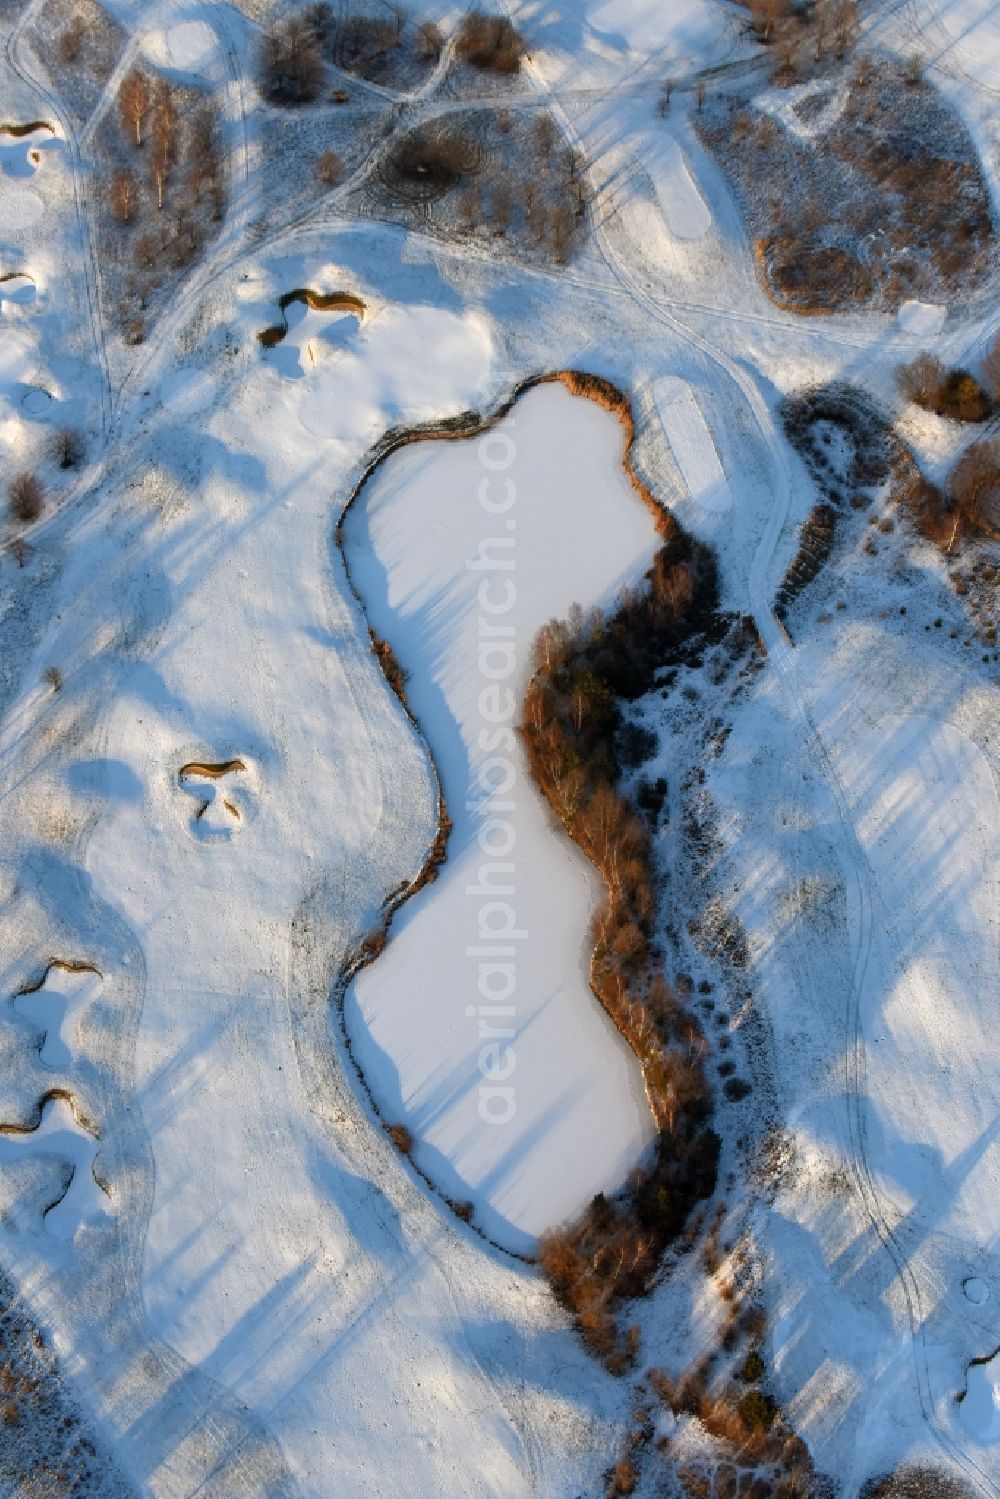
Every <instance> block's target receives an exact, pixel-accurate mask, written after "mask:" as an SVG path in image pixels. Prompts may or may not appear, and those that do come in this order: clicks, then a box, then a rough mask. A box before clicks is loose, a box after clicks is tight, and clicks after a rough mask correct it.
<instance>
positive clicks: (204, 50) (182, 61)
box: [165, 21, 216, 73]
mask: <svg viewBox="0 0 1000 1499" xmlns="http://www.w3.org/2000/svg"><path fill="white" fill-rule="evenodd" d="M165 50H166V54H167V57H168V58H169V60H170V62H171V63H173V65H174V67H175V68H183V69H184V71H185V72H188V73H193V72H197V71H198V70H199V69H200V68H203V67H205V66H207V64H208V63H209V62H211V60H212V58H213V57H214V56H215V50H216V40H215V33H214V31H213V30H212V28H211V27H210V26H207V25H206V24H205V22H204V21H181V22H180V23H179V24H178V25H176V26H171V28H170V30H169V31H168V32H167V34H166V37H165Z"/></svg>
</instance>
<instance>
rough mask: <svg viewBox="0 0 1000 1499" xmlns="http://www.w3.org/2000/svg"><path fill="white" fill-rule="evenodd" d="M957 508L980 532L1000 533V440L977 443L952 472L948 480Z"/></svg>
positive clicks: (969, 449)
mask: <svg viewBox="0 0 1000 1499" xmlns="http://www.w3.org/2000/svg"><path fill="white" fill-rule="evenodd" d="M948 488H949V490H950V492H951V499H952V504H953V506H954V508H955V509H956V510H957V511H958V513H959V514H960V515H961V516H962V518H963V519H964V520H965V521H967V523H968V524H969V525H970V526H974V527H976V529H977V530H982V531H988V532H990V533H991V534H993V535H995V534H997V532H998V530H1000V438H997V437H988V438H985V439H984V440H983V441H982V442H974V443H973V444H972V446H971V447H970V448H967V449H966V451H965V452H964V453H963V454H962V456H961V458H960V459H959V460H958V462H957V463H956V464H955V467H954V468H953V469H952V472H951V477H950V479H949V481H948Z"/></svg>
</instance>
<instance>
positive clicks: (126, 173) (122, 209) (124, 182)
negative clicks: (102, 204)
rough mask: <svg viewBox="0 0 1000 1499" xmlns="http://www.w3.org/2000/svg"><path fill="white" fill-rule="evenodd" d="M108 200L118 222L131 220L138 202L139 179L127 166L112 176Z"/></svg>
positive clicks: (123, 222)
mask: <svg viewBox="0 0 1000 1499" xmlns="http://www.w3.org/2000/svg"><path fill="white" fill-rule="evenodd" d="M109 201H110V204H111V212H112V213H113V214H114V216H115V218H116V219H117V220H118V222H119V224H129V223H131V222H132V218H133V217H134V215H135V210H136V207H137V206H138V202H139V179H138V177H136V175H135V173H134V172H133V171H130V169H129V168H128V167H125V168H124V169H123V170H122V171H120V172H116V173H115V175H114V176H113V177H112V179H111V190H110V194H109Z"/></svg>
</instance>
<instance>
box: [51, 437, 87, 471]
mask: <svg viewBox="0 0 1000 1499" xmlns="http://www.w3.org/2000/svg"><path fill="white" fill-rule="evenodd" d="M83 455H84V444H83V436H82V434H81V433H80V432H79V431H77V429H76V428H75V427H60V428H59V430H58V431H57V432H55V433H53V436H52V456H53V458H54V459H55V461H56V463H58V465H59V467H60V468H79V466H80V464H81V463H82V462H83Z"/></svg>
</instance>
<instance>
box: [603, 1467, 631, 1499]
mask: <svg viewBox="0 0 1000 1499" xmlns="http://www.w3.org/2000/svg"><path fill="white" fill-rule="evenodd" d="M638 1483H639V1472H638V1469H637V1468H636V1466H635V1463H634V1462H633V1461H632V1459H631V1458H628V1457H620V1458H619V1459H618V1461H617V1462H616V1463H615V1465H614V1467H613V1468H612V1469H611V1472H610V1473H609V1474H608V1483H607V1494H608V1499H620V1496H622V1495H626V1494H634V1493H635V1491H636V1488H637V1486H638Z"/></svg>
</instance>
